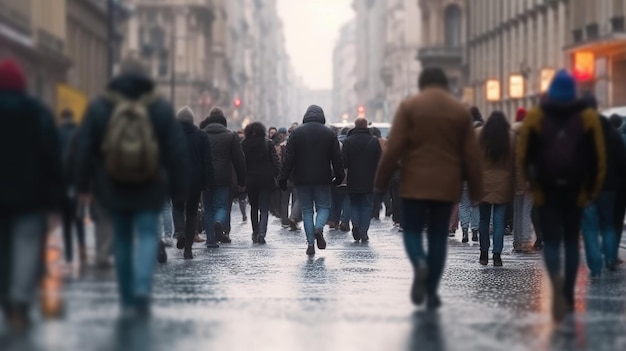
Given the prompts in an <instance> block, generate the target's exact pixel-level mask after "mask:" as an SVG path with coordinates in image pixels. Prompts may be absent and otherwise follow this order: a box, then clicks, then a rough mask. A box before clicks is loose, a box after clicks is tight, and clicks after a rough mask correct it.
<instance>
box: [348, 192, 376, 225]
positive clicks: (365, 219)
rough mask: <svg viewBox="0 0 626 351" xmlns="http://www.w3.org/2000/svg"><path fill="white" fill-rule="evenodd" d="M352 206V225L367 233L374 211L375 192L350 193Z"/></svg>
mask: <svg viewBox="0 0 626 351" xmlns="http://www.w3.org/2000/svg"><path fill="white" fill-rule="evenodd" d="M350 206H351V207H350V215H351V216H352V226H353V227H354V228H358V230H359V231H360V233H361V235H365V234H367V231H368V230H369V229H370V221H371V220H372V212H373V211H374V194H373V193H369V194H350Z"/></svg>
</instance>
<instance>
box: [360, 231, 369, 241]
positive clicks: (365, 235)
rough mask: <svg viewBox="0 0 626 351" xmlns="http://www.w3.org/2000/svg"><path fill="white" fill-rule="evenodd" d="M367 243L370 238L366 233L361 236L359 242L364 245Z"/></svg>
mask: <svg viewBox="0 0 626 351" xmlns="http://www.w3.org/2000/svg"><path fill="white" fill-rule="evenodd" d="M368 241H370V237H369V236H368V235H367V233H363V234H361V242H362V243H366V242H368Z"/></svg>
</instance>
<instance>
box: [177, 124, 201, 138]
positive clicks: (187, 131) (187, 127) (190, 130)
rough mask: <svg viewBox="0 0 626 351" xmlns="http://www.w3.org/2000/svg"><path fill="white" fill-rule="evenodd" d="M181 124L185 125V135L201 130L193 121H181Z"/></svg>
mask: <svg viewBox="0 0 626 351" xmlns="http://www.w3.org/2000/svg"><path fill="white" fill-rule="evenodd" d="M180 125H181V127H183V132H184V133H185V135H191V134H193V133H195V132H196V131H198V130H200V129H198V127H196V126H195V125H193V124H192V123H188V122H181V123H180Z"/></svg>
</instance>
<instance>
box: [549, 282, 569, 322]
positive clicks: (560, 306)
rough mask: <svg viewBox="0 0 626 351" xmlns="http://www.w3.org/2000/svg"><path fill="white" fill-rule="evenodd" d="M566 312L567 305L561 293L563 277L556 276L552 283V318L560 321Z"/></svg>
mask: <svg viewBox="0 0 626 351" xmlns="http://www.w3.org/2000/svg"><path fill="white" fill-rule="evenodd" d="M566 313H567V305H566V303H565V296H564V295H563V278H561V277H560V276H558V277H556V278H555V279H554V282H553V283H552V318H554V320H555V321H557V322H560V321H562V320H563V318H565V314H566Z"/></svg>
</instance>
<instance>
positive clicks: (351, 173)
mask: <svg viewBox="0 0 626 351" xmlns="http://www.w3.org/2000/svg"><path fill="white" fill-rule="evenodd" d="M381 152H382V151H381V148H380V143H379V142H378V139H377V138H376V137H375V136H373V135H372V134H371V133H370V130H369V129H368V128H355V129H353V130H351V131H350V133H348V137H347V138H346V140H344V142H343V148H342V153H343V165H344V167H345V168H346V169H347V170H348V193H350V194H368V193H372V192H373V191H374V178H375V177H376V169H377V168H378V162H379V161H380V156H381Z"/></svg>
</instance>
